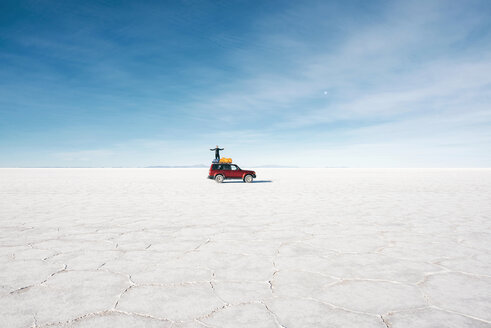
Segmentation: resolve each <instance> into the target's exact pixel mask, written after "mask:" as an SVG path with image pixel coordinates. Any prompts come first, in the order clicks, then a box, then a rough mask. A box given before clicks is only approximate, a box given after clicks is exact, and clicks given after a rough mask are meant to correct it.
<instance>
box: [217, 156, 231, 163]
mask: <svg viewBox="0 0 491 328" xmlns="http://www.w3.org/2000/svg"><path fill="white" fill-rule="evenodd" d="M220 163H227V164H230V163H232V159H231V158H226V157H222V158H220Z"/></svg>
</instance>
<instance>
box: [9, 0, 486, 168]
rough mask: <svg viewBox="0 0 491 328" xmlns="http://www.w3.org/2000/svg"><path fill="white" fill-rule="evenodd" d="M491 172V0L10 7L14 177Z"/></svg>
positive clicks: (11, 164)
mask: <svg viewBox="0 0 491 328" xmlns="http://www.w3.org/2000/svg"><path fill="white" fill-rule="evenodd" d="M216 144H218V145H220V146H221V147H224V148H225V152H224V155H225V156H227V157H232V158H234V160H235V161H236V162H237V163H239V164H243V165H244V166H247V165H249V166H253V165H262V164H279V165H294V166H314V167H326V166H347V167H491V2H489V1H400V2H397V1H232V0H227V1H225V0H224V1H202V0H200V1H198V0H196V1H194V0H193V1H190V0H186V1H155V2H152V1H142V2H137V1H108V0H107V1H89V0H88V1H2V2H0V167H44V166H68V167H72V166H73V167H75V166H84V167H85V166H87V167H101V166H103V167H108V166H115V167H118V166H123V167H143V166H151V165H187V164H199V163H202V164H206V163H208V162H209V161H210V160H211V158H212V153H211V152H210V151H209V150H208V149H209V148H211V147H212V146H214V145H216Z"/></svg>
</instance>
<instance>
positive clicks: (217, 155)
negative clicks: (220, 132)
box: [210, 145, 224, 160]
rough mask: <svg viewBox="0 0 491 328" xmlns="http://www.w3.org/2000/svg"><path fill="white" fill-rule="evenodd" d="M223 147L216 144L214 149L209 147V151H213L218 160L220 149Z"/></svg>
mask: <svg viewBox="0 0 491 328" xmlns="http://www.w3.org/2000/svg"><path fill="white" fill-rule="evenodd" d="M223 149H224V148H218V145H217V146H216V147H215V148H214V149H210V150H211V151H215V159H217V160H220V150H223Z"/></svg>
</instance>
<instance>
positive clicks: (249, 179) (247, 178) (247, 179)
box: [244, 174, 252, 183]
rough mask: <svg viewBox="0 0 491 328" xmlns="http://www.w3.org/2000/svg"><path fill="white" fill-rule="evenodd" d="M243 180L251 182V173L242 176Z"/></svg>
mask: <svg viewBox="0 0 491 328" xmlns="http://www.w3.org/2000/svg"><path fill="white" fill-rule="evenodd" d="M244 182H247V183H251V182H252V175H250V174H248V175H246V176H245V177H244Z"/></svg>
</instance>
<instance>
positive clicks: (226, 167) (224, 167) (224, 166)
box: [222, 164, 230, 171]
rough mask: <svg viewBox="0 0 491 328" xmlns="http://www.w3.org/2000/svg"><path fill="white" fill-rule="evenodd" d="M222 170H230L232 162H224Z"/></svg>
mask: <svg viewBox="0 0 491 328" xmlns="http://www.w3.org/2000/svg"><path fill="white" fill-rule="evenodd" d="M222 170H227V171H229V170H230V164H222Z"/></svg>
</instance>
